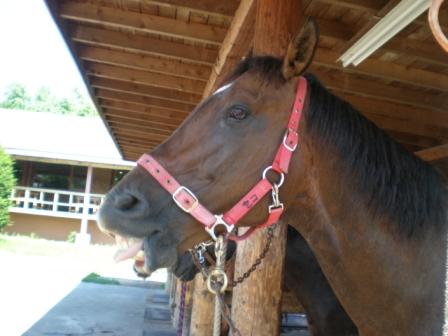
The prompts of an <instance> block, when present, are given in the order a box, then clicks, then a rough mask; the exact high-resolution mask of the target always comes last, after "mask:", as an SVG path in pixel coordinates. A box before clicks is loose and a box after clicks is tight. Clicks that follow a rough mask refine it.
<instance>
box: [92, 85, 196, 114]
mask: <svg viewBox="0 0 448 336" xmlns="http://www.w3.org/2000/svg"><path fill="white" fill-rule="evenodd" d="M95 94H96V96H97V97H98V98H103V99H108V100H115V101H124V102H132V103H134V104H141V105H146V106H158V107H162V108H167V109H170V110H177V111H185V112H190V111H191V110H192V109H193V108H194V105H190V104H187V103H179V102H175V101H172V100H166V99H161V98H153V97H145V96H138V95H134V94H130V93H125V92H116V91H111V90H105V89H96V90H95Z"/></svg>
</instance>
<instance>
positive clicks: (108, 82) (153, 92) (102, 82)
mask: <svg viewBox="0 0 448 336" xmlns="http://www.w3.org/2000/svg"><path fill="white" fill-rule="evenodd" d="M89 82H90V86H91V87H94V88H98V89H106V90H112V91H118V92H125V93H131V94H135V95H141V96H146V97H154V98H162V99H166V100H171V101H175V102H179V103H189V104H192V107H193V106H195V105H196V104H197V103H199V101H200V99H201V96H200V95H197V94H194V93H188V92H183V91H178V90H171V89H167V88H161V87H157V86H152V85H144V84H137V83H132V82H127V81H121V80H115V79H109V78H101V77H90V79H89Z"/></svg>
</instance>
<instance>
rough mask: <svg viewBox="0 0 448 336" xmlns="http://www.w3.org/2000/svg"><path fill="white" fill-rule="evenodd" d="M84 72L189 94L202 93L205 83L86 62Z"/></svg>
mask: <svg viewBox="0 0 448 336" xmlns="http://www.w3.org/2000/svg"><path fill="white" fill-rule="evenodd" d="M84 69H85V72H86V73H87V74H88V75H94V76H96V77H102V78H109V79H118V80H125V81H128V82H132V83H136V84H144V85H152V86H157V87H163V88H168V89H172V90H178V91H183V92H189V93H202V91H203V90H204V87H205V83H204V82H202V81H197V80H194V79H189V78H181V77H176V76H172V75H166V74H160V73H156V72H148V71H140V70H135V69H129V68H122V67H118V66H114V65H108V64H99V63H91V62H86V63H85V64H84Z"/></svg>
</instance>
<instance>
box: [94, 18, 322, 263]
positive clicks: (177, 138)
mask: <svg viewBox="0 0 448 336" xmlns="http://www.w3.org/2000/svg"><path fill="white" fill-rule="evenodd" d="M317 41H318V31H317V26H316V24H315V22H314V21H313V20H308V21H307V23H306V24H305V26H304V27H303V29H302V30H301V32H300V33H299V34H298V35H297V36H296V37H295V38H293V39H292V41H291V43H290V45H289V47H288V49H287V52H286V55H285V57H284V59H283V60H282V59H277V58H273V57H250V58H247V59H246V60H244V61H243V62H242V63H241V64H240V65H239V66H238V67H237V68H236V70H235V71H234V73H233V74H232V75H231V76H230V77H229V78H228V79H227V80H226V81H225V82H224V83H223V85H222V86H221V87H220V88H219V89H218V90H216V91H215V92H214V93H213V94H212V95H211V96H209V97H208V98H207V99H205V100H204V101H203V102H202V103H200V104H199V105H198V106H197V107H196V109H195V110H194V111H193V112H192V113H191V115H190V116H189V117H188V118H187V119H186V120H185V121H184V122H183V124H182V125H181V126H180V127H179V128H178V129H177V130H176V131H175V132H174V133H173V134H172V135H171V136H170V137H169V138H168V139H167V140H166V141H165V142H164V143H162V144H161V145H159V146H158V147H157V148H156V149H155V150H154V151H152V152H151V153H150V154H151V157H153V158H155V159H156V160H157V161H158V162H159V163H160V164H161V166H163V167H164V168H165V169H166V170H167V171H169V172H170V173H171V174H172V176H174V177H175V178H176V180H177V181H179V183H180V184H181V185H184V186H188V188H189V190H191V192H192V193H194V194H195V195H196V197H197V198H198V199H199V200H200V201H201V203H202V204H204V205H205V206H206V207H207V208H208V209H209V210H210V211H211V212H212V213H215V214H219V213H223V212H224V211H225V210H227V209H229V208H231V207H232V206H233V205H234V204H235V203H237V202H238V201H239V199H240V198H241V197H242V196H243V195H245V194H246V193H247V192H248V190H250V188H251V187H252V186H253V185H254V184H256V183H257V182H258V181H259V180H260V176H261V173H262V171H263V170H264V169H265V168H266V167H267V166H269V165H270V164H271V162H272V160H273V158H274V156H275V153H276V150H277V148H278V146H279V145H280V144H281V143H282V139H283V137H284V134H285V127H286V125H287V123H288V118H289V116H290V113H291V108H292V105H293V102H294V97H295V94H296V89H297V83H298V78H299V76H300V75H301V74H302V73H303V72H304V71H305V70H306V68H307V67H308V65H309V64H310V62H311V60H312V58H313V55H314V51H315V49H316V45H317ZM305 108H306V107H305ZM302 127H304V126H303V125H300V128H302ZM299 132H300V129H299ZM300 147H301V148H299V149H298V150H297V151H296V152H295V154H294V158H293V160H292V165H294V176H292V175H291V176H289V177H288V179H292V180H294V181H293V183H289V182H288V183H285V186H284V187H283V188H282V200H283V202H284V207H285V210H286V211H287V209H288V204H290V203H291V202H292V199H293V197H294V193H296V192H297V190H298V188H299V189H300V187H298V185H299V184H300V181H301V180H305V179H304V175H305V170H306V169H305V168H304V167H301V162H302V161H303V160H302V156H303V155H304V153H303V150H302V146H300ZM275 175H276V174H274V173H272V176H270V177H269V178H270V179H271V180H273V181H275V180H276V179H278V176H275ZM168 182H169V181H168ZM292 185H294V187H292ZM268 205H269V204H268V199H267V197H265V199H263V200H262V201H261V202H259V203H258V204H257V205H256V206H254V207H253V208H252V209H251V211H250V212H249V213H248V215H247V216H245V217H244V219H243V220H241V221H240V222H239V224H238V225H241V226H253V225H255V224H257V223H258V222H260V221H262V220H263V219H264V218H265V217H266V214H267V208H268ZM99 223H100V227H101V228H102V229H103V230H104V231H107V232H109V233H113V234H119V235H122V236H128V237H135V238H141V239H143V246H144V250H145V254H146V259H147V265H148V266H149V268H150V270H155V269H158V268H161V267H169V266H175V265H176V262H177V260H178V256H180V255H182V254H183V253H185V251H187V250H188V249H189V248H192V247H193V246H194V245H195V244H198V243H199V242H202V241H205V240H208V239H210V237H209V235H208V233H207V232H206V231H205V230H204V228H203V227H202V226H201V225H200V224H199V223H198V222H197V221H196V220H195V219H194V218H193V217H191V216H190V215H189V214H188V213H185V212H184V211H182V210H181V209H180V208H179V207H177V206H176V205H175V204H174V202H173V199H172V196H171V195H170V194H169V193H167V191H166V190H164V189H163V188H162V187H161V185H160V184H159V183H158V182H157V180H156V179H154V178H153V177H152V176H151V175H149V174H148V172H147V171H146V170H145V169H144V168H143V167H142V166H140V165H138V166H137V167H135V168H134V169H133V170H132V171H131V172H129V173H128V174H127V175H126V176H125V177H124V178H123V179H122V180H121V181H120V183H118V184H117V185H116V186H115V187H114V188H113V189H112V190H111V191H110V192H109V193H108V195H107V197H106V200H105V202H104V204H103V205H102V207H101V209H100V211H99ZM179 260H181V259H179Z"/></svg>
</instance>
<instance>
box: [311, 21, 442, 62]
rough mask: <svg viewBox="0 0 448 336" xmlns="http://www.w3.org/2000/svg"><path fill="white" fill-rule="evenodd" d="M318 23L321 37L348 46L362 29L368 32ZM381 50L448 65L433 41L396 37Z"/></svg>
mask: <svg viewBox="0 0 448 336" xmlns="http://www.w3.org/2000/svg"><path fill="white" fill-rule="evenodd" d="M317 21H318V24H319V30H320V34H321V36H325V37H330V38H333V39H337V40H340V41H343V42H345V43H346V44H348V45H349V44H351V42H350V41H352V40H354V39H356V37H357V35H358V34H359V32H360V30H361V29H364V30H366V29H365V28H360V27H357V26H354V25H346V24H343V23H341V22H338V21H335V20H326V19H318V20H317ZM381 49H382V50H386V51H389V52H393V53H396V54H405V55H409V56H414V57H416V58H418V59H420V60H422V61H425V62H428V63H431V64H439V65H442V66H447V65H448V59H447V57H446V54H445V53H444V52H443V50H441V49H440V48H439V47H438V46H437V44H435V43H434V42H432V41H431V42H427V41H419V40H416V39H408V38H403V37H400V36H395V37H394V38H393V39H392V40H390V41H389V42H387V43H386V44H384V45H383V46H382V47H381Z"/></svg>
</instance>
